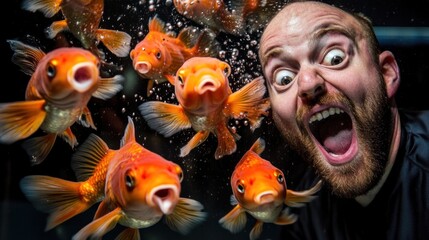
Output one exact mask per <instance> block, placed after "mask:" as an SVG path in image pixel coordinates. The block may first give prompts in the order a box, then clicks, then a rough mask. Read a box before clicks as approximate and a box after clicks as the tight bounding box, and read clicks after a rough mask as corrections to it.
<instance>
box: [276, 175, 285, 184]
mask: <svg viewBox="0 0 429 240" xmlns="http://www.w3.org/2000/svg"><path fill="white" fill-rule="evenodd" d="M277 181H278V182H279V183H283V182H284V181H285V177H284V176H283V174H278V175H277Z"/></svg>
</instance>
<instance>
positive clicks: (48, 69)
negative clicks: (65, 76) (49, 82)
mask: <svg viewBox="0 0 429 240" xmlns="http://www.w3.org/2000/svg"><path fill="white" fill-rule="evenodd" d="M56 74H57V68H56V67H55V65H53V64H52V63H49V64H48V66H47V67H46V75H47V76H48V77H49V78H51V79H52V78H54V77H55V75H56Z"/></svg>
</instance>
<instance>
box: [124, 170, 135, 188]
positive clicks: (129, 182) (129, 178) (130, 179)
mask: <svg viewBox="0 0 429 240" xmlns="http://www.w3.org/2000/svg"><path fill="white" fill-rule="evenodd" d="M125 186H126V188H127V190H128V191H132V190H133V189H134V187H135V186H136V181H135V178H134V175H133V174H131V172H130V171H128V172H127V173H126V174H125Z"/></svg>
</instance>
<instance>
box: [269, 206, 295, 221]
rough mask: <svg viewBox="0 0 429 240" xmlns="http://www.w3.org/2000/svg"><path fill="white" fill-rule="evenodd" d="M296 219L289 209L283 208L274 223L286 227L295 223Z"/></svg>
mask: <svg viewBox="0 0 429 240" xmlns="http://www.w3.org/2000/svg"><path fill="white" fill-rule="evenodd" d="M297 219H298V216H297V215H295V214H293V213H290V212H289V208H285V209H284V210H283V211H282V212H281V214H280V216H279V217H278V218H277V219H276V221H275V222H274V223H275V224H277V225H288V224H292V223H294V222H296V220H297Z"/></svg>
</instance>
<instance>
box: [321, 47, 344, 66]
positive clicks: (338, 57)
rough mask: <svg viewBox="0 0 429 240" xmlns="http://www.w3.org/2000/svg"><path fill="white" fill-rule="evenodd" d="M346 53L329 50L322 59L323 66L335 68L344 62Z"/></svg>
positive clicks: (338, 50)
mask: <svg viewBox="0 0 429 240" xmlns="http://www.w3.org/2000/svg"><path fill="white" fill-rule="evenodd" d="M345 58H346V53H345V52H344V51H342V50H340V49H338V48H335V49H332V50H330V51H329V52H328V53H327V54H326V55H325V57H324V58H323V62H322V64H323V65H329V66H335V65H338V64H340V63H342V62H343V61H344V59H345Z"/></svg>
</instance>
